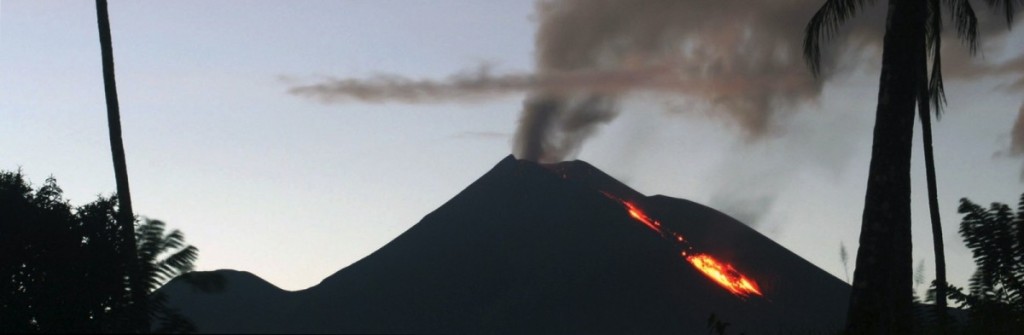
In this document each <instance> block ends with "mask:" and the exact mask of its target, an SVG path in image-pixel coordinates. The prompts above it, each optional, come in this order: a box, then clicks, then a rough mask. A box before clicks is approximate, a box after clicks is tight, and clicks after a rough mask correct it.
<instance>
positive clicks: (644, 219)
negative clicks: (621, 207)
mask: <svg viewBox="0 0 1024 335" xmlns="http://www.w3.org/2000/svg"><path fill="white" fill-rule="evenodd" d="M623 203H625V204H626V209H627V210H629V216H632V217H633V218H634V219H636V220H637V221H640V223H643V224H644V225H646V226H647V227H648V228H651V229H653V230H654V231H656V232H658V233H661V232H662V231H661V223H660V222H658V221H654V219H651V218H650V217H648V216H647V215H646V214H644V212H643V211H641V210H640V208H637V207H636V205H634V204H633V203H631V202H625V201H624V202H623Z"/></svg>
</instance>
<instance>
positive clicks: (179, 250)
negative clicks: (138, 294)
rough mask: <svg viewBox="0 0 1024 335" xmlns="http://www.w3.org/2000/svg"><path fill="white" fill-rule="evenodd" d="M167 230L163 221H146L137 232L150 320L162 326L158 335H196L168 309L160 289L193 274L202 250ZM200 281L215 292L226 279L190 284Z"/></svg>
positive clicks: (188, 325)
mask: <svg viewBox="0 0 1024 335" xmlns="http://www.w3.org/2000/svg"><path fill="white" fill-rule="evenodd" d="M165 230H166V224H164V223H163V222H162V221H159V220H150V219H145V220H143V223H142V224H141V225H139V226H138V228H137V229H136V230H135V239H136V240H137V241H138V245H139V260H140V261H141V263H142V264H143V269H142V273H143V278H145V282H146V288H147V291H146V292H147V295H148V296H149V297H150V299H149V316H150V318H151V319H152V320H155V321H158V322H159V323H158V324H157V327H156V328H155V332H157V333H194V332H195V331H196V329H195V326H194V325H193V324H192V323H191V322H189V321H188V320H187V319H185V318H184V317H183V316H181V314H179V313H178V312H177V311H176V310H174V309H171V308H170V307H168V306H167V301H166V300H167V297H166V296H165V295H164V293H163V292H157V289H159V288H160V287H161V286H163V285H164V284H166V283H167V282H168V281H170V280H171V279H174V278H175V277H178V276H180V275H183V274H186V273H188V272H190V271H192V267H193V265H194V264H195V261H196V258H198V257H199V249H197V248H196V247H194V246H191V245H186V244H185V235H184V234H182V233H181V231H179V230H177V229H175V230H172V231H170V232H166V233H165ZM197 279H198V280H202V281H205V282H207V283H210V284H212V285H213V287H215V288H214V290H216V289H219V288H221V287H222V286H223V279H221V278H219V277H211V276H204V277H195V276H191V277H189V278H187V281H189V282H193V281H196V280H197ZM211 281H212V282H211ZM196 287H199V288H203V287H210V285H206V286H203V285H197V286H196ZM208 291H209V289H208Z"/></svg>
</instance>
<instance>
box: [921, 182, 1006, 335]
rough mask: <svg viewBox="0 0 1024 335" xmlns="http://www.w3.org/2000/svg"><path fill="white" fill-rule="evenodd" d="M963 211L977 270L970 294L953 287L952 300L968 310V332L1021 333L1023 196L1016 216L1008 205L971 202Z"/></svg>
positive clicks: (964, 203)
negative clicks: (987, 204) (983, 204)
mask: <svg viewBox="0 0 1024 335" xmlns="http://www.w3.org/2000/svg"><path fill="white" fill-rule="evenodd" d="M959 212H960V213H961V214H964V217H963V221H961V223H960V235H961V236H962V237H963V238H964V242H965V243H966V244H967V247H968V248H970V249H971V252H972V254H973V256H974V262H975V264H976V265H977V267H978V268H977V270H976V271H975V273H974V275H973V276H972V277H971V279H970V283H969V286H968V292H967V293H965V292H964V290H963V289H962V288H958V287H953V286H950V289H949V291H948V292H947V294H948V297H949V299H950V300H952V301H955V302H957V303H959V305H960V307H963V308H967V309H968V322H967V325H966V327H965V330H966V331H967V332H968V333H977V334H1011V333H1014V332H1017V331H1019V330H1020V329H1022V328H1024V195H1021V198H1020V201H1019V202H1018V205H1017V213H1016V214H1014V213H1013V210H1012V209H1011V208H1010V207H1009V206H1007V205H1005V204H1001V203H993V204H992V205H991V207H989V208H988V209H985V208H983V207H981V206H979V205H977V204H975V203H973V202H971V201H970V200H968V199H966V198H964V199H960V207H959ZM933 294H934V293H933Z"/></svg>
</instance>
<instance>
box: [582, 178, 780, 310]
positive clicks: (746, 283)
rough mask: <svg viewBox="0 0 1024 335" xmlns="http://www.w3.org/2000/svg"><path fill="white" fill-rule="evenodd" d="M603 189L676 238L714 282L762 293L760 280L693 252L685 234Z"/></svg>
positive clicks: (734, 291)
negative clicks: (669, 228) (675, 230)
mask: <svg viewBox="0 0 1024 335" xmlns="http://www.w3.org/2000/svg"><path fill="white" fill-rule="evenodd" d="M601 193H603V194H604V195H605V196H606V197H608V198H611V199H613V200H615V201H618V202H620V203H622V205H623V206H625V207H626V211H628V212H629V216H630V217H632V218H633V219H634V220H636V221H637V222H640V223H643V224H644V226H647V228H650V229H651V230H654V231H655V232H657V233H658V234H659V235H661V237H663V238H665V239H667V240H669V241H672V242H674V243H675V244H676V246H677V247H679V249H680V250H682V252H681V255H682V256H683V258H684V259H686V261H687V262H690V264H692V265H693V267H695V268H697V270H698V271H700V272H701V273H703V274H704V275H705V276H707V277H708V278H710V279H711V280H713V281H715V283H717V284H718V285H720V286H722V287H723V288H725V289H726V290H728V291H729V292H730V293H732V294H734V295H737V296H740V297H748V296H751V295H757V296H763V294H762V293H761V288H760V287H759V286H758V285H757V282H755V281H754V280H753V279H750V278H747V276H744V275H743V274H742V273H740V272H739V271H738V270H736V268H734V267H733V266H732V264H729V263H725V262H722V261H719V260H718V259H716V258H714V257H713V256H711V255H708V254H705V253H698V252H694V248H693V246H691V245H690V244H689V242H688V241H687V240H686V238H684V237H683V235H682V234H679V233H677V232H673V231H666V229H665V227H663V226H662V225H661V222H658V220H655V219H652V218H651V217H650V216H648V215H647V214H646V213H644V211H643V210H641V209H640V207H639V206H637V205H636V204H634V203H633V202H631V201H627V200H622V199H619V198H618V197H616V196H614V195H611V194H609V193H608V192H604V191H602V192H601Z"/></svg>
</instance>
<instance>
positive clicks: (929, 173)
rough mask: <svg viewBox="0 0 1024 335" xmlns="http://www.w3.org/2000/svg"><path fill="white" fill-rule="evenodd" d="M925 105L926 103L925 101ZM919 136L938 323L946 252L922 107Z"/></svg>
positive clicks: (928, 123)
mask: <svg viewBox="0 0 1024 335" xmlns="http://www.w3.org/2000/svg"><path fill="white" fill-rule="evenodd" d="M925 104H926V105H927V103H925ZM919 114H920V117H921V136H922V137H924V165H925V170H926V178H927V179H928V209H929V212H931V219H932V244H933V245H934V248H935V307H936V309H937V312H938V313H939V315H938V316H939V320H938V321H939V322H940V325H942V326H944V322H945V320H946V254H945V247H944V246H943V243H942V219H941V218H939V199H938V197H939V195H938V191H937V187H936V184H935V156H934V154H933V153H932V125H931V120H930V118H929V116H930V115H929V114H930V113H929V112H928V110H927V109H922V110H921V111H920V112H919Z"/></svg>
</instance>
